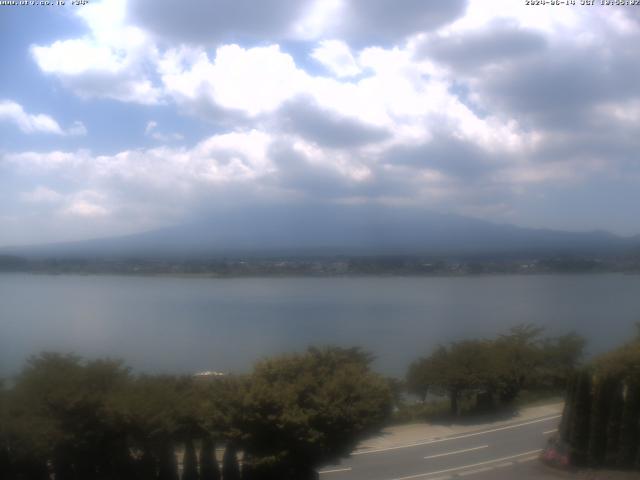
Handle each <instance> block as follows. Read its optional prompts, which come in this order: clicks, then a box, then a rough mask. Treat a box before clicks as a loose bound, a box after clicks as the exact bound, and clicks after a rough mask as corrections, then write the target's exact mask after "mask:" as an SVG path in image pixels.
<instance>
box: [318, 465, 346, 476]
mask: <svg viewBox="0 0 640 480" xmlns="http://www.w3.org/2000/svg"><path fill="white" fill-rule="evenodd" d="M350 471H351V467H347V468H334V469H333V470H322V471H320V472H318V473H319V474H320V475H324V474H325V473H338V472H350Z"/></svg>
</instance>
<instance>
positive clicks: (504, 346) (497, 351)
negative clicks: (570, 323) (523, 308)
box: [492, 324, 543, 404]
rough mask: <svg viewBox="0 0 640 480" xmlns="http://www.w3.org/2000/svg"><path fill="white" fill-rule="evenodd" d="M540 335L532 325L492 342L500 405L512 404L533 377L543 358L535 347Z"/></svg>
mask: <svg viewBox="0 0 640 480" xmlns="http://www.w3.org/2000/svg"><path fill="white" fill-rule="evenodd" d="M542 332H543V329H542V328H540V327H536V326H534V325H530V324H525V325H518V326H516V327H514V328H512V329H511V330H510V331H509V332H508V333H507V334H505V335H500V336H499V337H498V339H497V340H496V341H495V343H494V345H493V349H492V350H493V353H494V355H496V357H497V359H496V361H497V363H496V367H495V368H496V372H495V373H496V374H497V376H498V380H497V383H498V390H499V395H500V401H501V402H502V403H504V404H509V403H511V402H513V401H514V400H515V399H516V398H517V396H518V394H519V393H520V391H521V390H522V388H524V387H525V385H526V384H527V382H529V381H530V380H531V379H532V377H534V376H535V375H536V372H537V371H538V368H539V366H540V364H541V363H542V358H543V356H542V354H541V351H540V348H539V342H540V335H541V334H542Z"/></svg>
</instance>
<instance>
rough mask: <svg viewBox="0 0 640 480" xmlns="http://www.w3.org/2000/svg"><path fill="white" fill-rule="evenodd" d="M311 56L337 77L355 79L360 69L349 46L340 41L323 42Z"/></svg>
mask: <svg viewBox="0 0 640 480" xmlns="http://www.w3.org/2000/svg"><path fill="white" fill-rule="evenodd" d="M311 56H312V57H313V58H315V59H316V60H317V61H319V62H320V63H321V64H323V65H324V66H325V67H327V68H328V69H329V71H331V72H332V73H333V74H334V75H335V76H336V77H353V76H354V75H358V74H359V73H360V71H361V70H360V67H358V64H357V63H356V60H355V58H353V55H352V54H351V49H350V48H349V45H347V44H346V43H345V42H342V41H340V40H323V41H321V42H320V44H319V46H318V47H316V48H315V49H314V50H313V52H311Z"/></svg>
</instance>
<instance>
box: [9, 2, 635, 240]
mask: <svg viewBox="0 0 640 480" xmlns="http://www.w3.org/2000/svg"><path fill="white" fill-rule="evenodd" d="M52 3H53V2H52ZM73 3H74V2H72V1H70V0H67V1H66V2H65V5H64V6H63V5H50V6H40V5H15V6H12V5H3V6H0V40H1V42H2V43H1V44H2V45H3V48H2V50H1V51H0V71H2V75H1V80H0V246H2V245H21V244H33V243H46V242H57V241H66V240H76V239H84V238H94V237H104V236H113V235H122V234H128V233H135V232H140V231H145V230H151V229H154V228H159V227H163V226H168V225H176V224H181V223H184V222H188V221H193V220H194V219H198V218H206V216H207V215H208V214H211V213H212V212H218V211H222V210H224V209H234V211H242V208H243V207H247V211H250V209H251V207H252V206H256V205H260V206H263V205H278V206H283V205H284V206H286V205H296V208H305V207H307V206H308V208H309V212H310V214H312V212H313V208H314V207H316V206H318V205H323V206H327V205H329V206H335V207H336V208H340V207H341V206H343V205H363V204H366V205H374V206H375V205H384V206H385V208H389V207H393V208H398V209H403V208H408V207H411V208H416V207H417V208H421V209H424V210H428V211H434V212H440V213H453V214H458V215H465V216H470V217H475V218H480V219H486V220H490V221H493V222H498V223H511V224H516V225H520V226H526V227H536V228H540V227H543V228H554V229H563V230H576V231H587V230H596V229H602V230H608V231H611V232H614V233H618V234H622V235H631V234H639V233H640V216H638V215H637V205H640V188H639V187H640V162H639V160H640V158H639V155H640V154H639V152H640V135H639V134H640V82H639V81H638V79H640V61H639V60H640V58H639V57H640V55H639V54H638V45H639V44H640V6H604V5H592V6H584V5H580V3H581V2H580V0H577V1H576V2H575V5H558V6H555V5H554V6H552V5H536V6H527V5H526V4H525V2H524V1H520V0H468V1H465V0H447V1H431V0H393V1H392V0H259V1H258V0H233V1H232V0H185V1H181V2H177V1H173V0H102V1H97V0H89V1H88V2H79V3H84V4H82V5H74V4H73ZM567 3H569V2H567Z"/></svg>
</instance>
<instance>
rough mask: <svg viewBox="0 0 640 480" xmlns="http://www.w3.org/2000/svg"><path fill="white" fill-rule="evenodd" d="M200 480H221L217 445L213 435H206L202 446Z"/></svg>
mask: <svg viewBox="0 0 640 480" xmlns="http://www.w3.org/2000/svg"><path fill="white" fill-rule="evenodd" d="M200 478H201V480H220V467H219V466H218V459H217V458H216V444H215V442H214V441H213V438H212V437H211V435H205V436H204V437H203V439H202V444H201V446H200Z"/></svg>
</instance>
